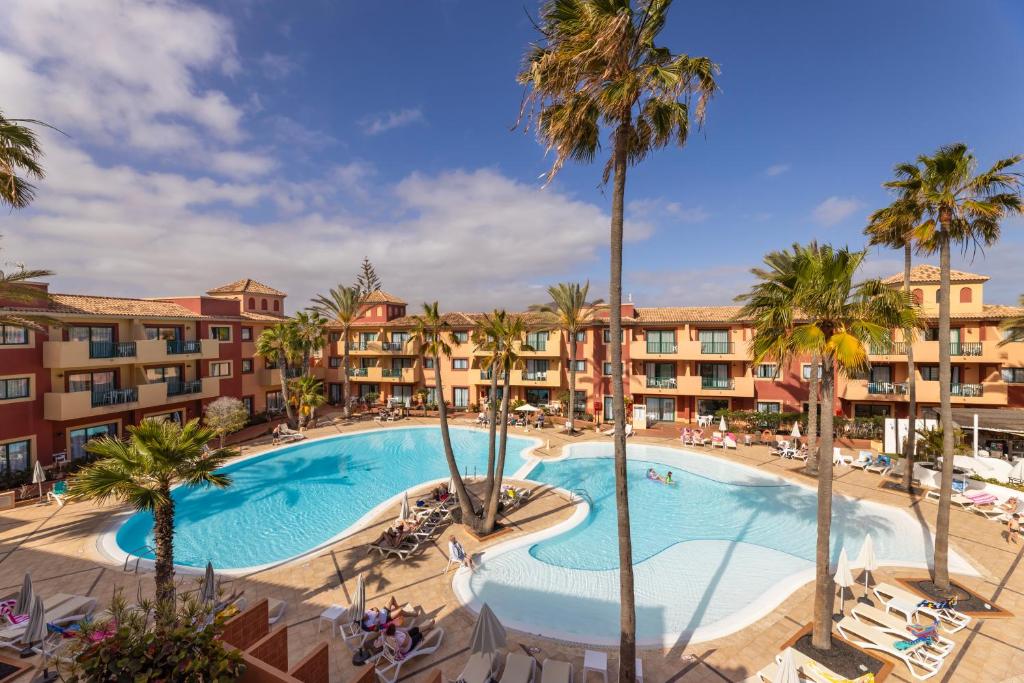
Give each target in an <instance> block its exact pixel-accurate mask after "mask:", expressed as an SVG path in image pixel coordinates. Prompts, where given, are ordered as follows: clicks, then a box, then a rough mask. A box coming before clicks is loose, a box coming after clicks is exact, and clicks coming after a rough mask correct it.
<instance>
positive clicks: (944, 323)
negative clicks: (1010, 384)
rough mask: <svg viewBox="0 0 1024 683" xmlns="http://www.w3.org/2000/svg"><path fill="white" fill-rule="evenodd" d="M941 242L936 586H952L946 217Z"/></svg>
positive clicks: (951, 426) (950, 408) (950, 370)
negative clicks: (950, 561) (940, 450)
mask: <svg viewBox="0 0 1024 683" xmlns="http://www.w3.org/2000/svg"><path fill="white" fill-rule="evenodd" d="M940 239H941V242H940V245H939V270H940V273H939V424H940V426H941V427H942V484H941V489H940V491H939V514H938V517H937V518H936V520H935V586H936V587H937V588H938V589H939V590H940V591H946V590H949V515H950V506H951V503H952V495H953V406H952V404H951V402H950V382H952V380H953V377H952V375H953V372H952V368H951V367H950V358H949V355H950V348H949V344H950V338H949V290H950V286H949V280H950V274H949V229H948V223H947V222H946V221H945V220H944V221H942V234H941V235H940Z"/></svg>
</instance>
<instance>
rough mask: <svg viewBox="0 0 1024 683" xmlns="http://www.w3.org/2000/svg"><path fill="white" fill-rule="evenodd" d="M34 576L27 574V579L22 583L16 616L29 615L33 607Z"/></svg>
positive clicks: (15, 609) (16, 606)
mask: <svg viewBox="0 0 1024 683" xmlns="http://www.w3.org/2000/svg"><path fill="white" fill-rule="evenodd" d="M33 595H35V593H34V592H33V590H32V576H31V575H30V574H29V573H28V572H25V578H24V579H22V581H21V592H20V593H18V602H17V603H16V604H15V605H14V613H15V614H28V611H29V609H31V607H32V596H33Z"/></svg>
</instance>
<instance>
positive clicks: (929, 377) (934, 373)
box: [917, 365, 939, 382]
mask: <svg viewBox="0 0 1024 683" xmlns="http://www.w3.org/2000/svg"><path fill="white" fill-rule="evenodd" d="M917 369H918V371H919V372H920V373H921V379H923V380H924V381H925V382H938V381H939V366H938V365H918V366H917Z"/></svg>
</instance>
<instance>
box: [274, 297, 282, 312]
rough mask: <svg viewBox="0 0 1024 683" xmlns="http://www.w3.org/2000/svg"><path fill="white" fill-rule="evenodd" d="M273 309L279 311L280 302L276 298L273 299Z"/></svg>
mask: <svg viewBox="0 0 1024 683" xmlns="http://www.w3.org/2000/svg"><path fill="white" fill-rule="evenodd" d="M274 310H275V311H280V310H281V302H280V301H278V300H277V299H274Z"/></svg>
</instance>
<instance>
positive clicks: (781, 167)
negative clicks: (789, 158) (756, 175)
mask: <svg viewBox="0 0 1024 683" xmlns="http://www.w3.org/2000/svg"><path fill="white" fill-rule="evenodd" d="M790 168H792V166H790V165H789V164H772V165H771V166H769V167H768V168H766V169H764V174H765V175H766V176H768V177H769V178H774V177H775V176H777V175H782V174H783V173H785V172H786V171H788V170H789V169H790Z"/></svg>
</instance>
